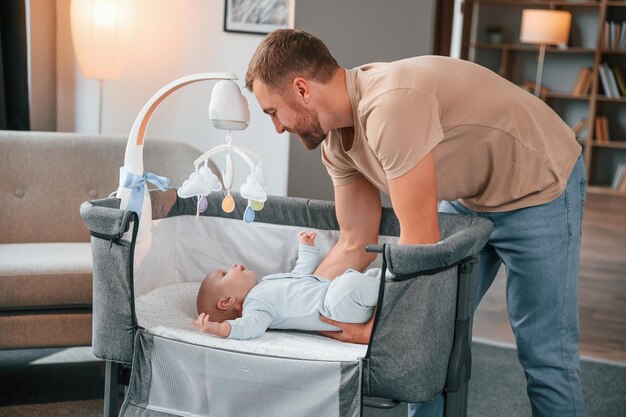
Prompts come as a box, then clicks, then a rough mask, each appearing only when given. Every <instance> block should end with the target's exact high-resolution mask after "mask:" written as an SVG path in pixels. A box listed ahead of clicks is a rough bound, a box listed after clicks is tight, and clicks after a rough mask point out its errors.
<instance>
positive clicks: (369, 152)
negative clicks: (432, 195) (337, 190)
mask: <svg viewBox="0 0 626 417" xmlns="http://www.w3.org/2000/svg"><path fill="white" fill-rule="evenodd" d="M346 84H347V89H348V95H349V96H350V101H351V103H352V113H353V119H354V128H353V130H354V142H353V145H352V147H351V148H350V149H348V150H345V149H344V147H343V144H342V134H347V131H346V130H345V129H338V130H333V131H331V132H329V136H328V138H327V139H326V140H325V141H324V143H323V144H322V160H323V162H324V164H325V165H326V168H327V169H328V172H329V174H330V175H331V177H332V179H333V183H334V185H335V186H341V185H344V184H348V183H350V182H353V181H355V180H356V179H357V178H359V177H360V176H361V175H363V176H365V177H366V178H367V179H368V180H369V181H370V182H371V183H372V184H374V185H375V186H376V187H377V188H378V189H380V190H382V191H383V192H385V193H389V187H388V184H387V180H390V179H394V178H397V177H400V176H402V175H403V174H405V173H406V172H408V171H409V170H411V169H412V168H413V167H415V165H417V163H418V162H420V160H421V159H422V158H423V157H424V156H425V155H426V154H427V153H428V152H429V151H432V152H433V156H434V159H435V166H436V168H435V169H436V175H437V197H438V199H440V200H456V199H458V200H459V201H460V202H461V203H462V204H464V205H465V206H467V207H469V208H471V209H473V210H475V211H488V212H494V211H508V210H514V209H518V208H522V207H530V206H535V205H539V204H543V203H547V202H549V201H552V200H554V199H555V198H557V197H558V196H559V195H560V194H561V192H562V191H563V189H564V188H565V185H566V183H567V179H568V177H569V174H570V172H571V171H572V169H573V167H574V164H575V163H576V160H577V159H578V157H579V155H580V152H581V146H580V145H579V144H578V143H577V142H576V139H575V136H574V132H573V131H572V130H571V129H570V128H569V127H568V126H567V125H566V124H565V123H564V122H563V120H561V118H559V116H558V115H557V114H556V113H555V112H554V111H553V110H552V109H551V108H550V107H549V106H547V105H546V104H545V103H543V102H542V101H541V100H539V99H538V98H536V97H535V96H533V95H532V94H530V93H528V92H526V91H524V90H522V89H521V88H519V87H517V86H515V85H514V84H512V83H510V82H509V81H507V80H505V79H504V78H502V77H500V76H499V75H497V74H495V73H493V72H492V71H490V70H488V69H486V68H484V67H481V66H479V65H477V64H474V63H471V62H468V61H464V60H459V59H454V58H448V57H440V56H421V57H416V58H410V59H405V60H402V61H396V62H391V63H375V64H368V65H364V66H362V67H358V68H355V69H352V70H346ZM419 192H420V190H415V193H419Z"/></svg>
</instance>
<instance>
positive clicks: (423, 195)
mask: <svg viewBox="0 0 626 417" xmlns="http://www.w3.org/2000/svg"><path fill="white" fill-rule="evenodd" d="M389 196H390V197H391V205H392V206H393V211H394V212H395V213H396V216H397V217H398V221H399V222H400V239H399V240H398V243H400V244H403V245H422V244H428V243H437V242H438V241H439V220H438V216H437V177H436V174H435V159H434V158H433V155H432V152H429V153H427V154H426V156H424V158H422V160H421V161H420V162H419V163H418V164H417V165H415V166H414V167H413V168H411V170H409V171H408V172H407V173H406V174H404V175H401V176H400V177H398V178H394V179H392V180H389Z"/></svg>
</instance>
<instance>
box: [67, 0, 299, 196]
mask: <svg viewBox="0 0 626 417" xmlns="http://www.w3.org/2000/svg"><path fill="white" fill-rule="evenodd" d="M69 3H70V2H69V0H56V6H57V74H58V82H57V117H56V119H57V128H58V130H59V131H76V132H85V133H97V131H98V114H99V82H98V81H97V80H91V79H85V78H84V77H83V76H82V74H81V72H80V69H79V68H78V66H77V63H76V60H75V57H74V52H73V48H72V43H71V34H70V25H69ZM181 4H183V2H179V1H171V0H137V11H138V13H137V15H138V17H137V19H136V22H137V23H136V28H135V39H133V40H132V41H131V42H133V44H134V47H133V48H132V49H133V53H132V54H131V56H130V57H129V59H128V61H127V66H126V69H125V70H124V72H123V75H122V77H121V79H119V80H113V81H104V82H103V84H102V88H103V95H102V133H106V134H119V135H124V136H125V135H128V133H129V132H130V129H131V127H132V124H133V121H134V119H135V117H136V115H137V114H138V112H139V111H140V110H141V108H142V107H143V105H144V104H145V102H146V101H148V100H149V99H150V97H151V96H152V95H153V94H154V93H155V92H156V91H158V90H159V89H160V88H161V87H163V86H164V85H166V84H168V83H169V82H171V81H173V80H175V79H177V78H179V77H182V76H185V75H189V74H193V73H199V72H232V73H234V74H236V75H237V76H238V77H239V78H240V80H242V79H243V77H244V76H245V71H246V69H247V64H248V61H249V59H250V57H251V56H252V54H253V53H254V50H255V49H256V47H257V45H258V44H259V42H260V41H261V39H262V36H260V35H250V34H238V33H227V32H224V31H223V29H222V28H223V18H224V1H222V0H209V1H206V0H185V1H184V7H181ZM239 84H240V85H241V86H243V82H241V81H240V82H239ZM212 86H213V83H212V82H204V83H197V84H194V85H193V86H191V87H185V88H183V89H181V90H179V91H177V92H175V93H174V94H172V95H171V96H169V97H168V98H167V100H165V101H164V102H163V104H161V105H160V106H159V108H158V109H157V110H156V111H155V113H154V115H153V117H152V119H151V120H150V125H149V127H148V133H147V136H148V137H163V138H173V139H177V140H181V141H185V142H188V143H190V144H192V145H194V146H196V147H197V148H198V149H200V150H201V151H206V150H208V149H210V148H212V147H214V146H216V145H220V144H223V143H224V138H225V133H226V132H223V131H219V130H216V129H214V128H213V127H212V126H211V124H210V122H209V119H208V115H207V111H208V103H209V97H210V91H211V88H212ZM244 94H245V95H246V97H247V98H248V102H249V104H250V112H251V122H250V127H248V129H246V130H245V131H243V132H233V143H234V144H236V145H241V146H244V147H246V148H249V149H251V150H253V151H254V152H256V153H257V154H259V155H260V156H261V158H262V159H263V167H264V170H265V174H266V176H267V180H268V193H269V194H277V195H285V194H286V192H287V167H288V157H289V141H288V138H287V137H286V136H284V137H278V134H277V133H276V132H275V130H274V127H273V125H272V123H271V121H270V119H269V117H267V115H265V114H263V113H262V111H261V109H260V107H259V106H258V103H257V102H256V100H255V99H254V97H253V96H252V95H251V94H249V93H248V92H247V91H244ZM146 146H149V141H148V142H147V144H146ZM223 159H224V158H223V157H221V156H218V157H217V159H216V163H217V164H218V165H223ZM121 163H122V161H120V164H121ZM192 163H193V161H189V167H190V173H191V171H192V170H193V164H192ZM235 165H236V172H235V180H234V184H235V186H234V188H235V189H237V188H238V187H239V184H240V183H241V182H242V181H243V180H244V179H245V178H244V177H245V175H247V172H246V170H245V169H244V168H246V167H247V165H245V164H243V161H241V160H239V159H236V160H235ZM246 169H247V168H246Z"/></svg>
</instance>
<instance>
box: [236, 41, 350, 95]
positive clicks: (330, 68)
mask: <svg viewBox="0 0 626 417" xmlns="http://www.w3.org/2000/svg"><path fill="white" fill-rule="evenodd" d="M338 68H339V65H338V64H337V61H336V60H335V58H333V56H332V55H331V54H330V51H329V50H328V48H327V47H326V45H324V42H322V41H321V40H320V39H318V38H316V37H315V36H313V35H311V34H310V33H307V32H305V31H303V30H299V29H278V30H275V31H274V32H272V33H270V34H269V35H267V36H266V37H265V38H264V39H263V41H262V42H261V44H260V45H259V47H258V48H257V50H256V52H255V53H254V55H253V56H252V59H251V60H250V64H249V65H248V71H247V72H246V88H247V89H248V90H249V91H253V88H254V86H253V83H254V80H260V81H261V82H263V83H264V84H265V85H267V86H268V88H270V89H279V88H281V87H284V86H285V85H286V84H288V83H291V81H292V80H293V78H295V77H297V76H305V77H307V78H310V79H314V80H317V81H320V82H322V83H327V82H328V81H330V79H331V78H332V76H333V74H334V72H335V71H336V70H337V69H338Z"/></svg>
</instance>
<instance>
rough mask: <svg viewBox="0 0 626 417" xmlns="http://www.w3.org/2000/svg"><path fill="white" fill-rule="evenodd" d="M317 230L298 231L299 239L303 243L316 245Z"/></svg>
mask: <svg viewBox="0 0 626 417" xmlns="http://www.w3.org/2000/svg"><path fill="white" fill-rule="evenodd" d="M316 237H317V232H305V231H302V232H300V233H298V241H299V242H300V244H301V245H307V246H314V245H315V238H316Z"/></svg>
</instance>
